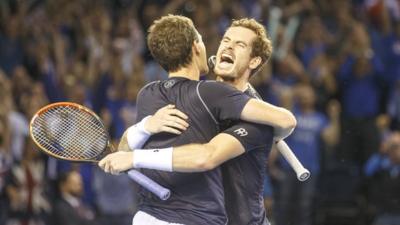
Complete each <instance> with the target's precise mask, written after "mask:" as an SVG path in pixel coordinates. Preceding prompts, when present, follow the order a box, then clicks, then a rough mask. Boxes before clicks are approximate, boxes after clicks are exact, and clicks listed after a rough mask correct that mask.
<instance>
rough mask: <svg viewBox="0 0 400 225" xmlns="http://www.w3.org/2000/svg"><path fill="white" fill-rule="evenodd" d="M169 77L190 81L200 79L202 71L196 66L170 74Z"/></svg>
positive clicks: (183, 68)
mask: <svg viewBox="0 0 400 225" xmlns="http://www.w3.org/2000/svg"><path fill="white" fill-rule="evenodd" d="M168 76H169V77H184V78H188V79H190V80H199V79H200V70H199V69H198V68H197V67H195V66H194V65H192V64H191V65H189V66H187V67H182V68H180V69H178V70H177V71H174V72H169V75H168Z"/></svg>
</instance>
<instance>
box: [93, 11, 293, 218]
mask: <svg viewBox="0 0 400 225" xmlns="http://www.w3.org/2000/svg"><path fill="white" fill-rule="evenodd" d="M180 32H182V33H180ZM172 34H173V35H172ZM188 35H191V37H189V38H188V37H185V36H188ZM165 36H168V37H167V38H166V37H165ZM181 36H182V37H181ZM235 40H236V39H235ZM185 42H186V43H187V44H186V47H185V45H184V43H185ZM233 43H235V46H236V45H237V47H240V49H242V50H237V49H239V48H237V47H235V49H233V48H232V46H233V45H232V46H231V47H230V48H228V49H223V50H224V51H222V50H221V48H220V50H221V51H220V50H219V51H218V56H219V59H218V57H217V67H218V63H220V64H222V65H220V67H221V69H225V70H226V72H228V71H229V69H232V67H234V68H236V67H238V68H245V70H246V71H247V72H246V73H247V76H250V71H253V70H256V69H257V68H259V66H260V65H261V64H262V62H263V60H264V59H262V58H261V57H259V56H257V57H251V58H250V57H247V58H246V60H248V61H247V64H246V63H244V62H243V61H244V60H242V59H239V58H236V57H241V54H243V53H244V52H245V51H244V49H246V45H247V47H248V49H247V50H248V51H250V52H251V51H252V50H251V49H252V48H251V44H252V43H251V42H247V43H246V42H242V41H234V42H233ZM148 44H149V48H150V51H151V52H152V54H153V56H154V58H155V59H156V60H157V61H158V62H159V63H160V64H161V65H162V66H163V67H164V68H165V69H166V70H167V71H169V75H170V78H169V79H168V80H166V81H162V82H154V83H150V84H148V85H147V86H145V87H144V88H143V89H142V91H141V92H140V94H139V97H138V108H139V113H138V117H139V118H140V119H142V118H144V117H145V116H146V115H151V114H154V112H155V111H156V110H157V109H158V108H160V107H162V106H165V105H166V104H171V103H172V104H174V105H176V106H177V108H178V109H180V110H182V111H184V112H185V113H186V114H187V115H188V117H189V124H190V126H189V128H188V129H187V130H186V131H185V132H183V133H182V134H181V135H179V136H177V135H171V134H166V133H160V134H155V135H153V136H152V137H151V138H150V139H149V140H148V141H147V142H146V143H145V144H144V147H145V148H146V149H153V150H150V151H149V150H146V151H135V152H134V155H135V157H134V161H135V162H134V164H135V167H137V168H140V167H145V168H152V169H159V170H164V171H173V170H174V171H205V170H209V169H211V170H210V171H208V172H202V173H169V172H162V171H154V170H143V171H142V172H144V173H145V174H146V175H148V176H149V177H151V178H153V179H154V180H156V181H157V182H159V183H160V184H161V185H164V186H166V187H169V188H171V189H172V190H173V192H172V196H171V198H170V199H169V200H168V201H161V200H158V199H156V198H155V197H154V196H152V195H151V194H149V193H147V192H142V193H141V199H142V200H143V201H142V204H141V205H140V206H139V210H140V211H139V213H138V214H137V215H135V218H134V224H148V223H146V222H143V221H145V220H148V219H149V220H152V221H153V222H154V221H158V222H160V224H162V222H163V221H165V224H168V223H179V224H226V223H227V217H226V213H225V207H224V198H223V195H224V194H223V192H224V191H223V188H222V177H221V170H220V169H219V168H214V167H215V166H216V165H219V164H220V163H222V162H223V161H221V160H222V159H221V158H218V159H215V160H213V162H215V164H213V163H208V161H204V160H203V159H204V157H196V154H198V155H199V154H200V155H201V154H204V153H206V154H209V155H210V156H211V155H212V154H214V152H217V151H218V149H216V148H215V147H216V146H217V147H218V146H224V145H226V144H227V143H229V144H228V146H227V149H231V150H232V149H235V150H236V149H237V148H236V147H237V146H239V147H240V146H241V148H239V149H238V150H237V152H236V153H234V154H231V153H230V154H231V155H230V156H231V157H230V158H232V157H234V156H235V154H236V155H239V154H241V153H243V152H244V151H245V147H247V146H243V145H242V143H241V142H240V141H239V140H238V139H236V138H235V136H232V135H230V134H227V133H222V134H220V135H218V136H219V137H218V136H217V137H215V138H214V139H213V140H214V145H215V146H214V147H213V146H212V145H199V144H197V145H196V144H194V145H189V148H190V147H192V149H199V148H203V147H204V146H207V147H209V151H192V152H193V153H196V154H189V155H188V154H185V152H187V151H180V150H179V147H178V148H176V149H175V150H173V149H172V148H164V149H160V148H162V147H165V146H176V145H181V144H186V143H190V142H194V143H196V142H197V143H205V142H207V141H209V140H210V139H211V138H212V137H213V136H215V135H216V134H217V133H218V132H219V131H220V129H221V125H222V123H223V122H225V121H227V120H238V119H239V118H241V119H245V120H250V121H252V122H259V123H265V124H268V125H270V126H273V127H275V128H279V129H277V130H286V131H287V132H286V133H287V134H288V133H290V130H291V129H292V128H293V127H294V126H295V119H294V117H293V115H292V114H291V113H290V112H288V111H287V110H284V109H282V108H278V107H275V106H272V105H270V104H267V103H263V102H262V101H259V100H255V99H250V98H249V97H248V96H247V95H245V94H243V93H242V92H239V91H237V90H235V89H233V88H231V87H229V86H228V85H224V84H222V83H220V82H218V83H217V82H199V81H197V80H198V79H199V76H200V73H204V72H207V70H208V68H207V64H206V59H205V48H204V44H203V43H202V41H201V36H200V35H199V34H198V32H197V31H196V29H195V28H194V26H193V24H192V22H191V21H190V19H188V18H185V17H181V16H167V17H163V18H161V19H160V20H158V21H155V23H154V24H153V26H152V27H151V28H150V33H149V39H148ZM182 45H183V46H182ZM189 46H190V47H189ZM185 49H186V50H187V52H186V53H185V51H184V50H185ZM173 50H174V52H173V54H171V52H172V51H173ZM228 50H229V51H228ZM179 51H180V52H181V53H179V54H178V52H179ZM241 51H242V52H241ZM174 55H176V56H175V57H176V58H174ZM187 58H190V59H191V60H187ZM228 58H230V59H228ZM267 58H268V57H267ZM267 58H265V61H266V59H267ZM171 59H174V60H171ZM225 61H227V62H226V63H225V65H224V62H225ZM227 64H231V65H227ZM230 66H231V67H230ZM240 66H243V67H240ZM232 71H236V70H232ZM235 73H236V72H235ZM246 73H244V74H246ZM247 78H248V77H247ZM244 84H245V86H246V87H247V82H245V83H244ZM243 90H244V89H243ZM241 128H243V127H241ZM243 129H245V128H243ZM242 131H243V130H242V129H239V130H238V131H235V130H233V131H232V133H233V134H237V135H239V136H241V137H244V136H247V135H248V134H247V135H245V134H246V133H243V132H242ZM245 131H246V132H248V131H247V130H245ZM288 131H289V132H288ZM127 134H128V136H129V130H128V131H127ZM287 134H286V135H287ZM221 135H222V136H221ZM216 138H217V139H216ZM128 142H129V139H128ZM217 143H220V144H217ZM221 143H223V144H221ZM230 144H234V145H233V146H230ZM186 148H188V146H186ZM222 149H224V148H222ZM230 152H231V151H230ZM180 153H182V155H180ZM119 155H120V154H119ZM185 157H186V159H185ZM116 158H118V154H113V155H110V157H106V159H104V160H102V161H101V162H100V166H101V167H103V168H104V169H105V171H110V172H118V171H121V170H119V169H120V168H124V166H125V165H124V163H125V162H126V161H129V160H121V161H120V160H113V159H116ZM196 158H198V159H201V160H198V161H196ZM208 158H209V157H208ZM224 160H225V159H224ZM116 161H117V164H118V165H114V162H116ZM118 161H119V162H118ZM123 161H125V162H123ZM130 163H131V164H132V161H131V162H130ZM128 167H132V165H129V166H128ZM194 168H199V169H197V170H196V169H194ZM212 168H214V169H212Z"/></svg>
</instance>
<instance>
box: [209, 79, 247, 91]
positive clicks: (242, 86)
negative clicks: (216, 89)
mask: <svg viewBox="0 0 400 225" xmlns="http://www.w3.org/2000/svg"><path fill="white" fill-rule="evenodd" d="M217 79H218V80H221V81H223V82H225V83H228V84H230V85H232V86H233V87H235V88H236V89H238V90H239V91H246V89H247V83H248V82H249V79H248V78H247V77H246V76H242V77H240V78H236V79H234V78H232V79H229V78H223V77H218V78H217Z"/></svg>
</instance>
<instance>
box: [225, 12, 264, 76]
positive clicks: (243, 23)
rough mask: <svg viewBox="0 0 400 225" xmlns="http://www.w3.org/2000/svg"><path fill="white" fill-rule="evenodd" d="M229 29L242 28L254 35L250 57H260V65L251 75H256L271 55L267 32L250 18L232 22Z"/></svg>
mask: <svg viewBox="0 0 400 225" xmlns="http://www.w3.org/2000/svg"><path fill="white" fill-rule="evenodd" d="M231 27H244V28H247V29H250V30H252V31H253V32H254V33H256V35H257V37H256V38H255V39H254V40H253V42H252V51H251V57H257V56H259V57H261V64H260V65H259V66H258V67H257V68H256V69H254V70H253V71H252V73H251V74H254V73H256V72H257V71H258V70H259V69H260V68H261V67H262V66H263V65H264V64H265V63H266V62H267V61H268V59H269V58H270V57H271V55H272V43H271V40H270V39H269V38H268V36H267V31H266V30H265V28H264V26H263V25H262V24H261V23H259V22H257V21H256V20H255V19H250V18H243V19H239V20H233V21H232V24H231Z"/></svg>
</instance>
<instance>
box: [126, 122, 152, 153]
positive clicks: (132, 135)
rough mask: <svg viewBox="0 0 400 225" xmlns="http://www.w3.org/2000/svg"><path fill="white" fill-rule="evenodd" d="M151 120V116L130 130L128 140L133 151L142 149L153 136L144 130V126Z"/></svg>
mask: <svg viewBox="0 0 400 225" xmlns="http://www.w3.org/2000/svg"><path fill="white" fill-rule="evenodd" d="M149 118H150V116H146V117H145V118H143V119H142V120H141V121H140V122H139V123H137V124H135V125H133V126H131V127H129V128H128V130H127V137H126V138H127V141H128V146H129V148H130V149H131V150H133V149H136V148H141V147H142V146H143V144H144V143H145V142H146V141H147V139H149V137H150V136H151V133H150V132H148V131H147V130H146V129H145V128H144V124H145V123H146V121H147V119H149Z"/></svg>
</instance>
